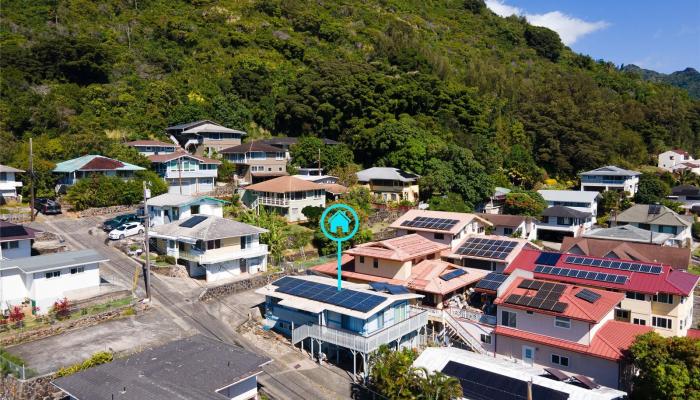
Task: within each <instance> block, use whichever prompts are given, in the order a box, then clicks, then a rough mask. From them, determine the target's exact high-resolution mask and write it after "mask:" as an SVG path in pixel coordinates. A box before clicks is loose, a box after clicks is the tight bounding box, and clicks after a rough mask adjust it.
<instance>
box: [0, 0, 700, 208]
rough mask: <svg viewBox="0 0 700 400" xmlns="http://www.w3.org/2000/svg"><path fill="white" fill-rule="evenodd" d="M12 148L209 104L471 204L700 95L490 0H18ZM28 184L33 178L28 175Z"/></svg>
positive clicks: (8, 109) (693, 125)
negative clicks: (497, 8)
mask: <svg viewBox="0 0 700 400" xmlns="http://www.w3.org/2000/svg"><path fill="white" fill-rule="evenodd" d="M1 12H2V21H1V22H2V24H1V31H0V35H1V41H0V47H1V49H2V54H1V55H0V68H2V86H1V90H2V99H1V100H0V113H2V122H1V124H0V135H1V137H0V140H1V141H2V143H3V146H0V147H1V148H0V163H3V164H11V165H16V166H18V167H26V165H27V155H26V154H27V149H26V146H27V145H26V138H27V137H29V136H33V137H34V138H35V139H34V141H35V144H36V145H35V147H36V149H35V152H36V154H37V155H38V157H39V160H38V162H37V166H38V169H39V172H40V173H41V172H42V171H43V172H44V173H45V172H46V171H48V170H49V169H50V168H51V166H52V163H54V162H56V161H58V160H62V159H65V158H68V157H73V156H77V155H80V154H84V153H86V152H91V153H95V152H101V153H103V154H105V155H112V156H115V155H118V156H120V157H122V158H123V159H125V160H126V161H130V160H132V161H140V162H141V163H142V162H143V160H139V159H138V157H137V155H136V154H134V153H133V152H132V151H131V150H129V149H124V148H123V147H122V146H119V145H117V144H116V143H118V142H119V141H123V140H130V139H136V138H145V137H162V135H163V128H164V127H166V126H168V125H171V124H175V123H181V122H186V121H190V120H194V119H200V118H207V119H213V120H216V121H218V122H220V123H222V124H224V125H227V126H230V127H234V128H239V129H244V130H246V131H248V132H249V133H250V135H249V136H250V137H261V136H264V135H270V134H272V135H290V136H303V135H316V136H320V137H328V138H332V139H338V140H340V141H342V142H344V143H346V144H347V145H348V146H349V147H350V149H351V150H352V151H353V153H354V156H355V161H356V162H358V163H360V164H363V165H365V166H369V165H391V166H396V167H400V168H404V169H406V170H409V171H412V172H415V173H418V174H420V175H422V176H423V177H424V179H423V188H424V189H425V190H424V193H423V195H425V196H426V197H429V196H431V195H433V194H445V193H448V192H452V193H455V194H457V195H459V196H461V197H462V198H463V199H464V201H465V202H466V204H467V205H473V204H475V203H476V202H477V201H479V200H481V199H482V198H484V196H486V195H488V194H489V193H490V192H491V188H492V187H493V186H494V185H496V184H498V185H522V186H524V187H525V188H529V187H531V186H532V185H533V184H534V183H536V182H538V181H540V180H541V179H542V178H543V177H545V176H546V175H545V174H547V175H549V176H551V177H561V178H566V177H573V176H575V174H576V173H577V172H579V171H581V170H585V169H589V168H594V167H599V166H601V165H605V164H609V163H615V164H618V165H621V166H623V167H624V166H628V167H629V166H635V165H639V164H643V163H647V162H650V161H651V160H652V157H653V155H654V154H655V153H656V152H658V151H660V150H662V149H665V148H666V147H668V146H682V147H684V148H686V149H688V150H691V151H693V152H694V153H697V152H698V150H700V137H699V135H700V103H699V102H698V101H694V100H692V99H690V98H689V96H688V94H687V93H686V92H685V91H683V90H680V89H677V88H674V87H671V86H667V85H664V84H659V83H653V82H647V81H644V80H642V79H641V78H640V77H639V76H638V75H637V74H635V73H626V72H621V71H619V70H618V69H617V68H616V67H615V66H614V65H612V64H611V63H607V62H602V61H600V62H599V61H595V60H593V59H591V58H590V57H588V56H584V55H579V54H575V53H573V52H572V51H570V50H569V49H568V48H566V47H564V46H563V45H562V44H561V42H560V40H559V38H558V36H557V35H556V33H554V32H552V31H550V30H548V29H545V28H537V27H532V26H529V25H528V24H527V23H526V21H525V20H524V19H522V18H518V17H509V18H505V19H504V18H501V17H498V16H496V15H494V14H493V13H491V12H490V11H489V10H488V9H486V8H485V7H484V5H483V2H482V1H481V0H461V1H448V0H444V1H430V0H428V1H426V0H415V1H413V0H385V1H373V0H365V1H361V0H339V1H301V0H284V1H281V0H280V1H277V0H253V1H234V0H222V1H209V0H190V1H181V0H180V1H178V0H102V1H89V0H66V1H60V2H56V1H54V0H51V1H41V0H36V1H32V2H26V1H19V0H14V1H13V0H9V1H5V2H3V7H2V10H1ZM25 187H26V186H25Z"/></svg>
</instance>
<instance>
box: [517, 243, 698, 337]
mask: <svg viewBox="0 0 700 400" xmlns="http://www.w3.org/2000/svg"><path fill="white" fill-rule="evenodd" d="M515 270H524V271H529V272H532V273H533V274H534V278H535V279H546V280H550V281H556V282H561V283H566V284H571V285H578V286H581V287H587V288H594V289H602V290H606V291H608V292H615V293H619V294H622V295H623V296H622V299H621V301H620V302H618V304H617V305H616V307H615V311H614V319H615V320H616V321H620V322H625V323H631V324H633V325H642V326H650V327H652V328H653V329H654V331H656V332H657V333H658V334H660V335H662V336H667V337H668V336H686V335H687V333H688V329H689V328H690V327H692V326H693V291H694V290H695V288H696V287H697V285H698V280H700V276H697V275H693V274H690V273H688V272H685V271H682V270H677V269H674V268H673V267H670V266H668V265H664V264H660V263H653V262H641V261H637V260H622V259H616V258H607V257H591V256H582V255H577V254H560V253H548V252H542V251H539V250H531V249H526V250H523V251H521V252H520V254H519V255H518V257H517V258H516V259H515V260H514V261H513V263H512V264H511V265H510V266H509V267H508V268H507V269H506V270H505V273H506V274H511V273H513V272H514V271H515Z"/></svg>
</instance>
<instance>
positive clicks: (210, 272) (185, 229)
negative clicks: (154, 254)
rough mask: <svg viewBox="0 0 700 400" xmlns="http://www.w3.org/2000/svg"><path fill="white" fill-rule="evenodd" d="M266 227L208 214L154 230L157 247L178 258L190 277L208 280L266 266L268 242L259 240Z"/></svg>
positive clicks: (256, 271)
mask: <svg viewBox="0 0 700 400" xmlns="http://www.w3.org/2000/svg"><path fill="white" fill-rule="evenodd" d="M265 232H267V230H266V229H262V228H258V227H257V226H253V225H248V224H244V223H242V222H238V221H233V220H230V219H226V218H221V217H214V216H209V215H201V214H197V215H193V216H192V217H190V218H188V219H185V220H180V221H175V222H171V223H169V224H165V225H160V226H157V227H155V228H154V229H153V231H151V237H153V238H154V239H155V248H156V250H157V251H159V252H160V253H163V254H166V255H168V256H171V257H174V258H175V259H177V261H178V263H179V264H181V265H184V266H186V267H187V269H188V272H189V274H190V275H191V276H193V277H194V276H205V277H206V279H207V283H211V282H217V281H223V280H230V279H233V278H236V277H238V276H240V275H241V274H244V273H247V274H250V275H252V274H256V273H258V272H261V271H265V270H266V269H267V245H266V244H261V243H260V234H261V233H265Z"/></svg>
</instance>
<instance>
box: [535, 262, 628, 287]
mask: <svg viewBox="0 0 700 400" xmlns="http://www.w3.org/2000/svg"><path fill="white" fill-rule="evenodd" d="M535 272H536V273H538V274H548V275H557V276H566V277H569V278H578V279H587V280H589V281H598V282H607V283H617V284H619V285H624V284H625V283H626V282H627V277H626V276H625V275H618V274H606V273H604V272H595V271H586V270H583V269H576V268H558V267H551V266H548V265H537V266H535Z"/></svg>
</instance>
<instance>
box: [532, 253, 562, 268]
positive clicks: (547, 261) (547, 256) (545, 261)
mask: <svg viewBox="0 0 700 400" xmlns="http://www.w3.org/2000/svg"><path fill="white" fill-rule="evenodd" d="M560 258H561V253H550V252H546V251H543V252H542V253H541V254H540V255H539V257H537V260H535V263H536V264H541V265H557V261H559V259H560Z"/></svg>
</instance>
